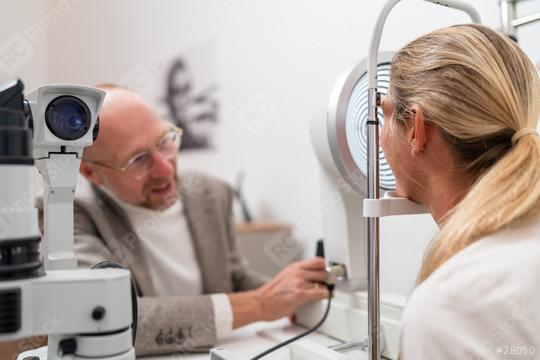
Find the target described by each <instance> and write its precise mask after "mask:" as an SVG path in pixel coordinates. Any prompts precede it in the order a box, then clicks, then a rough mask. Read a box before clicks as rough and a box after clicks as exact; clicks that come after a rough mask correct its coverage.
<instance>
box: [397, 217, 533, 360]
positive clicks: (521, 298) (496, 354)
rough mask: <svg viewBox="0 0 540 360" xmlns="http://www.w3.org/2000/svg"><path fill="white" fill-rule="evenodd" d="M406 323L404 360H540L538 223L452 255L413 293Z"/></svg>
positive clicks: (404, 318) (406, 310)
mask: <svg viewBox="0 0 540 360" xmlns="http://www.w3.org/2000/svg"><path fill="white" fill-rule="evenodd" d="M402 320H403V328H402V338H401V349H400V352H401V355H400V356H401V359H402V360H420V359H430V360H439V359H441V360H442V359H460V360H461V359H463V360H469V359H471V360H472V359H475V360H476V359H540V221H534V222H532V223H530V224H528V225H525V226H522V227H519V228H515V229H507V230H504V231H500V232H499V233H497V234H494V235H491V236H488V237H485V238H483V239H481V240H479V241H477V242H475V243H474V244H472V245H470V246H468V247H467V248H465V249H464V250H463V251H461V252H459V253H458V254H456V255H455V256H453V257H452V258H451V259H449V260H448V261H447V262H446V263H444V264H443V265H442V266H441V267H440V268H439V269H437V270H436V271H435V272H434V273H433V274H432V275H431V276H430V277H429V278H428V279H427V280H426V281H424V282H423V283H422V284H421V285H420V286H418V288H416V289H415V290H414V292H413V293H412V295H411V297H410V298H409V300H408V303H407V306H406V308H405V310H404V313H403V318H402ZM531 354H532V355H531Z"/></svg>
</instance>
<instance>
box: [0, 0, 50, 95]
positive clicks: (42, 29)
mask: <svg viewBox="0 0 540 360" xmlns="http://www.w3.org/2000/svg"><path fill="white" fill-rule="evenodd" d="M0 4H1V5H2V21H0V84H3V83H5V82H7V81H11V80H13V79H16V78H20V79H22V80H23V82H24V83H25V86H26V89H27V90H30V89H32V88H34V87H36V86H37V85H39V84H42V83H44V82H47V80H48V71H49V67H48V46H47V45H48V39H49V37H48V33H49V31H50V29H51V28H52V27H54V26H55V25H56V21H57V20H56V19H57V17H58V14H59V13H58V12H56V11H55V12H51V11H49V2H48V1H32V0H19V1H6V0H3V1H1V2H0Z"/></svg>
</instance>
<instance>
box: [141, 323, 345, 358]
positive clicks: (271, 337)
mask: <svg viewBox="0 0 540 360" xmlns="http://www.w3.org/2000/svg"><path fill="white" fill-rule="evenodd" d="M303 331H305V329H304V328H301V327H299V326H296V325H290V324H289V321H288V320H287V319H282V320H277V321H273V322H266V323H255V324H251V325H248V326H245V327H243V328H241V329H238V330H235V331H233V332H232V333H231V334H230V335H229V336H228V337H226V338H225V339H223V340H222V341H220V342H219V344H217V346H216V347H222V348H225V349H227V350H228V351H230V352H231V353H232V354H233V355H234V356H237V357H238V358H239V359H250V358H251V357H253V356H255V355H257V354H259V353H261V352H263V351H264V350H266V349H268V348H269V347H271V346H274V345H276V344H278V343H279V342H282V341H284V340H287V339H289V338H290V337H292V336H295V335H297V334H300V333H301V332H303ZM306 338H307V339H310V340H313V341H316V342H317V343H319V344H323V345H333V344H336V343H338V341H337V340H335V339H332V338H329V337H328V336H325V335H322V334H317V333H313V334H310V335H308V336H307V337H306ZM143 359H145V360H173V359H178V360H202V359H209V355H208V354H182V355H180V354H177V355H165V356H152V357H145V358H143ZM289 359H290V357H289V350H288V348H287V347H285V348H283V349H280V350H276V352H275V353H273V354H270V355H268V356H267V357H265V360H289Z"/></svg>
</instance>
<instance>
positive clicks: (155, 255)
mask: <svg viewBox="0 0 540 360" xmlns="http://www.w3.org/2000/svg"><path fill="white" fill-rule="evenodd" d="M105 191H106V192H107V194H109V195H110V196H111V197H112V198H113V199H114V200H115V201H116V202H117V203H118V205H119V206H120V207H122V209H124V211H125V212H126V215H127V216H128V218H129V220H130V222H131V225H132V226H133V229H134V230H135V232H136V233H137V235H138V236H139V238H140V240H141V245H142V247H143V249H144V251H145V255H146V259H147V264H148V271H149V275H150V278H151V280H152V283H153V284H154V288H155V291H156V295H157V296H190V295H201V294H202V292H203V289H202V275H201V269H200V267H199V264H198V262H197V257H196V254H195V249H194V247H193V240H192V238H191V233H190V231H189V227H188V223H187V220H186V217H185V215H184V211H183V206H182V202H181V201H180V200H178V201H177V202H176V203H175V204H174V205H172V206H171V207H169V208H168V209H165V210H152V209H147V208H144V207H141V206H135V205H131V204H127V203H124V202H123V201H120V200H119V199H117V198H116V197H115V196H114V194H112V193H111V192H110V191H108V190H106V189H105ZM211 299H212V303H213V308H214V318H215V326H216V334H217V337H218V339H219V338H222V337H224V336H226V335H227V334H228V333H230V332H231V331H232V326H233V313H232V308H231V304H230V301H229V297H228V296H227V294H212V295H211Z"/></svg>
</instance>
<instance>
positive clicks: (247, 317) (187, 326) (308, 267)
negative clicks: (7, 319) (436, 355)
mask: <svg viewBox="0 0 540 360" xmlns="http://www.w3.org/2000/svg"><path fill="white" fill-rule="evenodd" d="M99 87H100V88H101V89H103V90H105V91H106V92H107V95H106V99H105V102H104V104H103V107H102V109H101V112H100V131H99V136H98V138H97V140H96V141H95V142H94V144H93V145H92V146H91V147H89V148H87V149H85V151H84V155H83V161H82V162H81V167H80V172H81V174H82V175H83V176H84V178H85V179H86V180H87V181H88V183H89V184H90V189H89V191H87V192H85V193H84V194H83V193H82V192H81V191H79V189H78V191H77V194H76V197H75V252H76V255H77V259H78V262H79V266H80V267H84V268H87V267H90V266H92V265H94V264H96V263H98V262H101V261H104V260H113V261H116V262H118V263H120V264H122V265H123V266H124V267H126V268H127V269H129V270H130V271H131V274H132V276H133V279H134V281H135V283H136V285H137V290H138V293H139V296H140V297H139V299H138V300H139V323H138V335H137V341H136V351H137V355H138V356H141V355H153V354H165V353H172V352H179V351H202V350H207V349H208V348H210V347H212V346H214V345H215V344H216V342H217V341H218V340H219V339H220V338H223V337H224V336H226V335H227V334H228V333H229V332H230V331H231V330H232V329H236V328H238V327H241V326H243V325H246V324H249V323H251V322H255V321H261V320H274V319H278V318H281V317H284V316H289V315H292V314H294V312H295V311H296V310H297V309H298V308H299V307H301V306H303V305H305V304H306V303H308V302H311V301H315V300H319V299H323V298H325V297H327V296H328V292H327V290H326V288H325V287H324V286H318V284H320V283H323V282H324V281H325V277H326V274H325V271H324V267H325V263H324V260H323V259H321V258H313V259H309V260H306V261H302V262H298V263H294V264H292V265H290V266H288V267H287V268H285V269H284V270H283V271H282V272H281V273H279V274H278V275H277V276H276V277H275V278H274V279H273V280H271V281H270V282H268V283H264V282H263V281H262V279H261V278H259V277H258V276H256V275H255V274H253V273H251V272H250V271H249V269H247V268H246V266H245V264H244V261H243V259H242V257H241V255H240V253H239V251H238V247H237V243H236V240H235V236H234V225H233V222H232V210H231V207H232V201H233V194H232V191H231V188H230V187H229V186H228V185H226V184H225V183H223V182H222V181H220V180H217V179H215V178H211V177H209V176H205V175H201V174H188V173H186V174H182V176H178V175H177V171H176V168H177V166H176V164H177V161H176V160H177V150H178V148H179V146H180V140H181V136H182V134H181V130H180V129H177V128H174V127H173V126H171V125H170V124H168V123H166V122H164V121H162V120H161V119H160V118H159V117H158V116H157V115H156V113H155V112H154V111H153V110H152V109H151V108H150V106H149V105H148V104H147V103H145V101H143V99H142V98H140V97H139V96H138V95H137V94H135V93H133V92H131V91H129V90H127V89H124V88H120V87H118V86H114V85H103V86H99Z"/></svg>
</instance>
